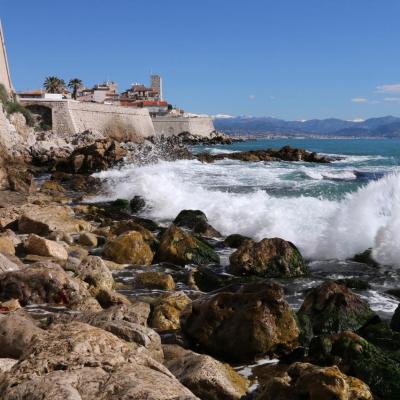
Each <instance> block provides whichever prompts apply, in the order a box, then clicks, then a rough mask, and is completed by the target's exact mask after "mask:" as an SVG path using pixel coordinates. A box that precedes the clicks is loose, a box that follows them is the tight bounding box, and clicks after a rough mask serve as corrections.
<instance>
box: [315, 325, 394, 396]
mask: <svg viewBox="0 0 400 400" xmlns="http://www.w3.org/2000/svg"><path fill="white" fill-rule="evenodd" d="M309 359H310V360H311V361H312V362H315V363H316V364H319V365H332V364H336V365H337V366H338V367H339V368H340V370H341V371H342V372H343V373H345V374H347V375H351V376H354V377H356V378H358V379H361V380H362V381H363V382H365V383H367V384H368V386H369V387H370V388H371V390H372V392H373V394H374V396H376V397H377V398H379V399H385V400H397V399H398V396H399V393H400V364H399V363H398V362H396V361H395V360H393V359H391V358H390V357H389V356H388V355H387V354H386V353H385V352H383V351H382V350H380V349H379V348H377V347H375V346H374V345H373V344H371V343H369V342H368V341H366V340H365V339H363V338H361V337H360V336H358V335H356V334H355V333H353V332H349V331H347V332H342V333H340V334H337V335H332V336H319V337H318V338H315V339H313V341H312V342H311V345H310V350H309Z"/></svg>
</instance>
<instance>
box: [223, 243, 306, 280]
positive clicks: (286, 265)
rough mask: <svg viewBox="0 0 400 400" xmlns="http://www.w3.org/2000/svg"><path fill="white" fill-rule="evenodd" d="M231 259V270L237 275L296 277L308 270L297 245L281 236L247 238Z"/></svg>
mask: <svg viewBox="0 0 400 400" xmlns="http://www.w3.org/2000/svg"><path fill="white" fill-rule="evenodd" d="M229 260H230V266H229V272H231V273H232V274H235V275H259V276H264V277H294V276H302V275H305V274H307V272H308V270H307V267H306V265H305V262H304V259H303V257H302V255H301V254H300V252H299V250H298V249H297V247H296V246H295V245H294V244H293V243H291V242H287V241H286V240H283V239H279V238H273V239H263V240H261V241H260V242H258V243H256V242H254V241H253V240H245V241H244V242H243V243H242V245H241V246H240V247H239V248H238V249H237V250H236V251H235V252H234V253H233V254H232V255H231V256H230V258H229Z"/></svg>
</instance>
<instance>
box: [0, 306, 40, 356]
mask: <svg viewBox="0 0 400 400" xmlns="http://www.w3.org/2000/svg"><path fill="white" fill-rule="evenodd" d="M43 334H44V331H43V329H40V328H38V327H37V326H36V325H35V324H34V322H33V320H32V319H31V318H30V317H29V316H28V315H27V314H25V313H23V312H22V313H19V312H17V313H11V314H8V315H0V358H4V357H10V358H17V359H18V358H19V357H20V356H21V355H22V354H23V353H24V352H25V351H26V349H27V348H28V347H29V346H30V345H31V343H32V341H33V340H34V339H35V338H36V337H37V336H41V335H43Z"/></svg>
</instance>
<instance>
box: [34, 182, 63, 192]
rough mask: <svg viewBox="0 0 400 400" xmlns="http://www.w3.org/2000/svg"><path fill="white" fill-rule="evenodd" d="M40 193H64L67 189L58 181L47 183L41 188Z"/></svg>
mask: <svg viewBox="0 0 400 400" xmlns="http://www.w3.org/2000/svg"><path fill="white" fill-rule="evenodd" d="M40 191H42V192H50V193H64V192H65V189H64V188H63V187H62V186H61V185H60V184H59V183H58V182H57V181H53V180H51V181H45V182H43V184H42V186H41V187H40Z"/></svg>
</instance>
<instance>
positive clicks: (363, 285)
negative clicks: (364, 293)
mask: <svg viewBox="0 0 400 400" xmlns="http://www.w3.org/2000/svg"><path fill="white" fill-rule="evenodd" d="M335 282H336V283H337V284H338V285H344V286H346V287H348V288H349V289H357V290H367V289H370V288H371V285H370V284H369V283H368V281H367V280H364V279H359V278H345V279H336V280H335Z"/></svg>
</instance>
